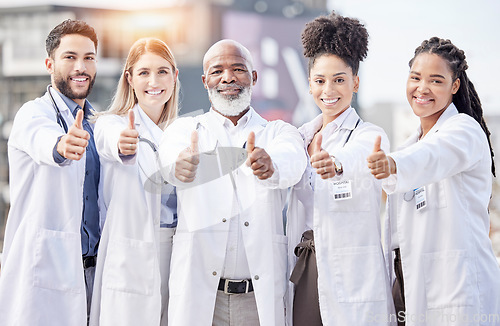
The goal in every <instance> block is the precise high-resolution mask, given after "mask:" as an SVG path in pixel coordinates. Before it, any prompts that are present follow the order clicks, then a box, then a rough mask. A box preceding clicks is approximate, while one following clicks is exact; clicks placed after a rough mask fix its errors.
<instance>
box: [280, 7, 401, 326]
mask: <svg viewBox="0 0 500 326" xmlns="http://www.w3.org/2000/svg"><path fill="white" fill-rule="evenodd" d="M302 44H303V46H304V55H305V56H306V57H307V58H308V59H309V68H308V70H309V88H310V93H311V94H312V96H313V99H314V101H315V103H316V105H317V106H318V107H319V108H320V110H321V112H322V113H321V114H320V115H318V116H317V117H316V118H315V119H314V120H312V121H311V122H308V123H306V124H304V125H303V126H302V127H300V128H299V131H300V132H301V134H302V137H303V139H304V149H305V151H306V152H307V154H308V157H309V158H310V164H309V166H308V168H307V170H306V172H305V173H304V175H303V177H302V180H301V181H300V182H299V183H298V184H297V185H296V186H294V188H293V189H292V192H291V197H290V206H289V210H288V229H287V230H288V232H287V234H288V237H289V248H290V249H292V248H294V247H295V246H296V247H295V250H294V252H293V253H292V252H290V253H289V262H290V263H289V264H290V266H289V268H290V270H292V269H293V272H292V273H291V277H290V280H291V281H292V283H290V287H289V302H288V304H289V306H291V307H289V309H288V311H292V314H289V322H291V321H292V319H293V323H294V325H295V326H300V325H322V324H324V325H387V324H389V321H388V320H389V317H390V314H391V313H392V312H393V309H394V307H393V303H392V298H391V293H390V286H389V276H388V272H387V268H386V264H385V259H384V252H383V249H382V245H381V226H380V201H381V184H380V182H379V181H378V180H375V179H374V178H373V177H372V176H371V174H370V170H369V169H368V168H367V167H366V161H365V159H366V157H367V156H368V155H369V154H370V153H371V151H372V148H373V142H374V140H375V138H376V137H377V136H381V142H380V141H379V146H381V147H382V148H383V149H384V150H387V149H388V148H389V141H388V139H387V136H386V134H385V132H384V131H383V130H382V129H381V128H379V127H377V126H375V125H373V124H371V123H368V122H364V121H363V120H362V119H361V118H360V117H359V115H358V114H357V112H356V110H355V109H354V108H353V107H351V101H352V97H353V93H356V92H357V91H358V87H359V77H358V68H359V63H360V61H362V60H363V59H364V58H365V57H366V55H367V51H368V32H367V31H366V29H365V27H364V26H363V25H362V24H361V23H360V22H359V21H358V20H357V19H354V18H348V17H343V16H340V15H338V14H336V13H335V12H332V13H331V14H330V15H328V16H320V17H317V18H316V19H314V20H313V21H311V22H309V23H308V24H307V25H306V27H305V29H304V31H303V33H302ZM299 242H300V243H299ZM290 251H291V250H290ZM296 256H297V257H298V258H297V257H296ZM292 316H293V317H292Z"/></svg>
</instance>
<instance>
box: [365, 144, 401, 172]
mask: <svg viewBox="0 0 500 326" xmlns="http://www.w3.org/2000/svg"><path fill="white" fill-rule="evenodd" d="M381 142H382V137H381V136H377V138H376V139H375V144H374V145H373V152H372V153H371V154H370V155H369V156H368V157H367V158H366V160H367V162H368V168H369V169H370V170H371V173H372V174H373V176H374V177H375V178H376V179H385V178H387V177H389V176H390V175H391V174H393V173H396V163H395V162H394V160H393V159H392V157H390V156H387V155H385V153H384V151H383V150H381V149H380V144H381Z"/></svg>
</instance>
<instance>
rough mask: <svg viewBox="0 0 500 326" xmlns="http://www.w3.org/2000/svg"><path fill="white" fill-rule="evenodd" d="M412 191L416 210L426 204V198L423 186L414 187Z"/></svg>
mask: <svg viewBox="0 0 500 326" xmlns="http://www.w3.org/2000/svg"><path fill="white" fill-rule="evenodd" d="M414 192H415V207H416V208H417V211H419V210H421V209H422V208H424V207H425V206H427V200H426V198H425V186H423V187H420V188H417V189H415V190H414Z"/></svg>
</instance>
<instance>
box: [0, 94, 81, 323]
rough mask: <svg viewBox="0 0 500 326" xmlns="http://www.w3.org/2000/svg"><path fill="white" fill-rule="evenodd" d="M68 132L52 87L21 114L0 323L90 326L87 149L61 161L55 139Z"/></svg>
mask: <svg viewBox="0 0 500 326" xmlns="http://www.w3.org/2000/svg"><path fill="white" fill-rule="evenodd" d="M52 95H53V97H54V100H55V101H56V103H57V106H58V107H59V110H60V111H61V115H62V117H63V119H64V120H65V121H66V123H67V125H68V127H70V126H71V125H72V124H73V122H74V118H73V115H72V114H71V112H70V110H69V108H68V107H67V106H66V105H65V103H64V101H63V100H62V99H61V97H60V96H59V94H58V93H57V92H56V91H52ZM64 133H65V131H64V129H63V128H62V127H61V126H60V125H59V124H57V122H56V113H55V110H54V107H53V106H52V103H51V101H50V98H49V96H48V94H45V95H44V96H43V97H41V98H37V99H35V100H34V101H30V102H27V103H26V104H24V105H23V106H22V107H21V109H20V110H19V111H18V113H17V114H16V117H15V119H14V124H13V126H12V131H11V134H10V137H9V142H8V150H9V168H10V194H11V208H10V212H9V217H8V219H7V226H6V230H5V240H4V248H3V250H4V251H3V262H2V272H1V276H0V316H1V317H0V324H1V325H8V326H16V325H19V326H24V325H61V326H68V325H71V326H72V325H75V326H84V325H86V321H87V308H86V294H85V282H84V275H83V264H82V248H81V235H80V227H81V223H82V208H83V195H82V194H83V182H84V178H85V155H83V157H82V158H81V160H79V161H71V160H67V161H66V162H64V163H63V164H62V165H58V164H57V163H55V162H54V159H53V156H52V153H53V148H54V145H55V144H56V141H57V138H58V137H59V136H62V135H64Z"/></svg>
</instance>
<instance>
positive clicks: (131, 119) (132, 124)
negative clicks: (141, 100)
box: [128, 109, 135, 129]
mask: <svg viewBox="0 0 500 326" xmlns="http://www.w3.org/2000/svg"><path fill="white" fill-rule="evenodd" d="M128 127H129V129H135V115H134V110H132V109H130V110H128Z"/></svg>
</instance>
